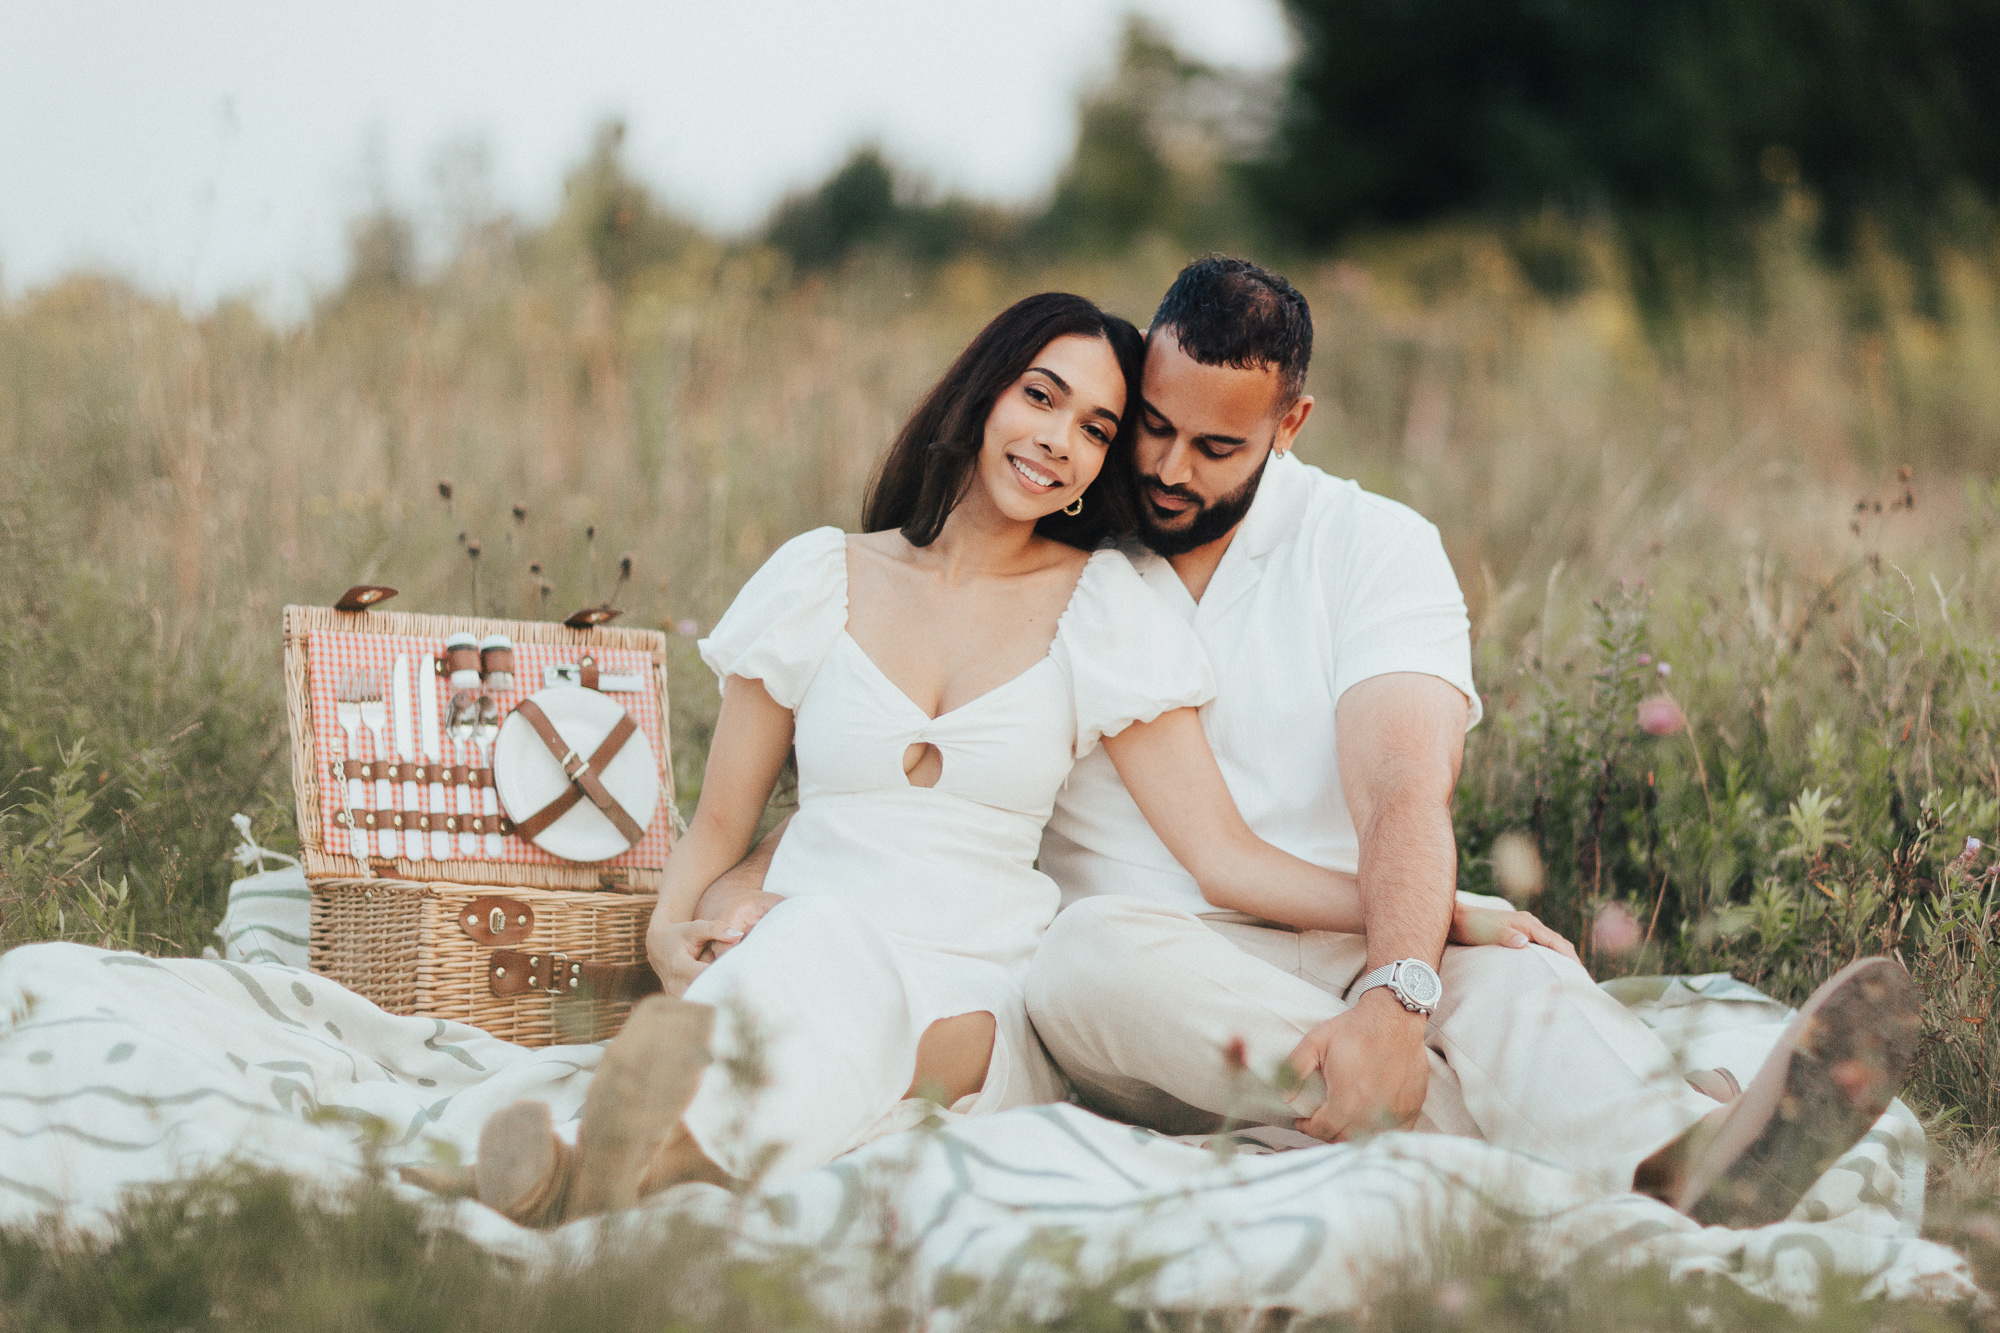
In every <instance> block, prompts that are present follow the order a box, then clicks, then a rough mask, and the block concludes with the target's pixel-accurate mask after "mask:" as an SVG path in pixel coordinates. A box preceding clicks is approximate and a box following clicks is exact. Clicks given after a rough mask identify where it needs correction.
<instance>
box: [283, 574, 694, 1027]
mask: <svg viewBox="0 0 2000 1333" xmlns="http://www.w3.org/2000/svg"><path fill="white" fill-rule="evenodd" d="M453 634H471V635H474V636H478V637H482V638H483V637H485V636H489V635H496V634H497V635H505V636H508V638H510V639H511V640H512V643H513V651H514V653H515V654H516V655H517V656H518V657H519V658H521V659H522V666H521V670H520V672H519V676H520V681H521V683H520V685H519V686H518V687H517V689H515V690H514V691H512V692H510V693H509V694H508V695H505V696H503V698H505V699H506V700H507V701H508V703H509V705H510V706H513V705H518V704H519V702H520V700H521V699H525V697H526V696H527V695H528V694H529V693H531V692H532V691H533V690H534V689H535V688H536V686H537V683H538V682H539V681H540V679H541V671H542V670H544V669H552V667H553V665H554V664H556V663H563V664H565V666H566V667H567V666H568V665H570V664H574V663H576V662H579V661H582V662H585V663H586V664H596V665H601V666H603V667H604V668H605V669H606V670H608V671H619V672H623V673H625V675H624V677H623V678H624V679H625V680H627V681H632V680H634V679H635V678H637V679H639V680H642V681H643V683H644V684H643V687H642V688H641V689H639V690H638V691H636V692H634V693H629V694H626V695H623V696H619V697H620V698H621V701H622V703H623V704H624V706H625V707H626V709H627V710H628V713H629V715H630V716H631V717H632V718H633V720H634V722H635V723H636V724H637V725H636V731H637V733H638V734H639V735H642V736H644V737H645V739H646V741H647V742H648V743H649V745H650V746H651V749H652V752H653V754H654V756H655V757H656V760H657V764H658V768H659V775H658V776H659V787H660V793H661V796H660V802H661V806H662V807H663V808H656V809H655V810H654V811H653V812H652V817H651V821H650V823H649V824H648V825H647V827H646V828H645V830H644V836H643V838H641V839H640V840H639V841H638V842H637V843H636V845H633V846H632V847H631V848H630V849H629V850H628V851H627V852H626V853H625V854H624V855H621V856H615V857H611V858H609V859H607V860H604V861H601V862H597V863H593V864H577V863H574V862H564V861H562V860H561V859H560V858H558V857H555V856H552V855H550V854H548V853H547V852H545V851H543V850H542V849H541V848H539V847H537V846H534V845H533V844H530V843H528V842H525V841H523V840H522V839H521V838H519V837H518V836H515V831H514V826H513V824H512V823H511V821H509V820H507V819H505V818H504V817H502V818H498V819H495V818H494V817H493V816H491V815H490V814H487V815H485V816H484V817H481V816H480V814H479V813H478V811H479V807H478V806H477V804H475V805H474V806H473V807H472V809H473V813H471V814H465V813H454V814H452V815H449V816H447V815H444V814H442V813H441V814H439V815H435V816H426V815H421V814H416V813H410V812H405V811H403V810H401V809H391V808H387V807H384V808H383V809H381V810H379V811H377V810H375V809H367V810H359V811H357V810H355V809H351V808H349V801H348V800H347V797H348V794H349V793H350V792H351V791H353V790H354V789H355V786H356V784H355V783H354V781H353V779H354V778H355V775H356V773H357V772H361V773H364V774H365V773H368V772H369V771H370V770H369V769H367V768H365V767H362V766H361V765H362V763H363V761H368V760H373V759H375V758H378V757H379V756H376V755H375V754H374V750H373V747H372V746H366V747H360V746H358V747H357V749H358V750H359V751H360V753H359V756H358V757H357V755H356V754H353V753H350V752H349V751H348V749H347V745H348V741H349V737H348V735H347V734H346V732H345V730H344V729H343V726H342V725H341V724H340V723H339V722H338V721H337V720H336V716H335V714H336V711H337V705H336V704H335V703H334V702H333V701H334V697H335V690H336V686H337V682H338V681H339V680H341V679H343V678H346V679H351V678H352V674H353V673H352V672H351V671H348V668H350V667H352V666H353V665H354V664H355V663H357V662H364V661H371V660H372V661H381V660H383V654H386V653H393V654H394V655H395V661H396V663H397V666H398V668H399V669H400V668H401V666H402V665H403V663H404V662H405V661H407V662H408V663H409V664H410V665H411V670H412V674H413V675H414V676H415V677H416V680H417V681H418V682H419V683H418V684H417V685H416V686H415V687H414V688H416V689H419V690H421V689H423V688H431V689H439V688H441V687H440V686H438V685H436V684H435V683H433V680H432V677H433V675H434V674H442V669H441V668H438V667H437V666H436V665H435V663H436V661H437V659H438V658H439V656H440V648H441V645H442V644H443V642H444V640H445V639H446V637H447V636H450V635H453ZM284 642H285V703H286V712H287V716H288V720H289V722H290V729H291V759H292V786H293V790H294V793H295V795H296V797H297V805H298V827H299V842H300V844H301V848H302V850H303V857H302V860H303V861H304V864H305V869H306V877H307V880H308V881H309V883H310V885H311V888H312V941H311V948H310V955H309V956H310V960H311V966H312V969H313V971H315V972H318V973H320V974H321V975H323V976H327V977H330V978H332V979H333V980H335V981H338V982H340V983H341V984H342V985H344V986H347V987H348V988H350V989H352V990H354V991H356V992H358V993H360V994H362V995H364V996H366V997H368V998H369V999H370V1000H373V1001H374V1002H375V1003H376V1004H379V1005H381V1006H382V1007H383V1008H384V1009H386V1010H388V1011H389V1012H390V1013H395V1014H419V1015H424V1016H426V1017H435V1018H443V1019H452V1020H456V1021H458V1022H464V1023H470V1024H472V1025H473V1026H475V1027H478V1028H481V1029H483V1030H484V1031H486V1032H489V1033H491V1034H493V1035H494V1036H496V1037H501V1038H503V1039H505V1040H508V1041H513V1042H518V1043H521V1044H523V1045H528V1046H546V1045H549V1044H551V1043H552V1042H574V1041H598V1040H603V1039H605V1038H607V1037H610V1036H612V1035H613V1034H615V1033H616V1032H617V1030H618V1027H619V1026H620V1024H622V1023H623V1022H624V1019H625V1015H626V1014H627V1013H628V1012H629V1011H630V1009H631V1006H632V1004H633V1002H634V1001H635V1000H636V999H637V998H638V997H639V996H640V995H643V994H644V993H646V992H647V991H649V990H655V989H658V981H657V978H655V977H654V976H653V974H652V970H651V968H650V967H648V966H647V965H646V961H645V932H646V923H647V921H648V919H649V918H650V917H651V915H652V910H653V904H654V902H655V899H656V894H657V891H658V888H659V884H660V877H661V870H662V867H663V866H664V864H665V860H666V854H667V852H668V851H669V850H670V849H671V846H672V844H673V841H674V839H675V837H676V835H677V833H678V830H679V817H678V815H677V814H676V813H675V811H674V806H673V799H672V793H673V790H674V785H673V770H672V757H671V750H670V748H669V746H668V734H667V717H668V711H667V682H666V636H665V635H663V634H660V633H658V632H656V631H651V630H635V629H620V628H616V627H613V626H608V625H599V626H596V627H594V628H589V629H571V628H569V627H567V626H564V625H555V624H545V623H539V622H526V621H511V620H488V619H481V618H476V617H470V616H432V615H413V614H399V613H392V612H381V611H363V612H347V611H339V610H334V609H330V608H324V607H310V606H288V607H286V608H285V610H284ZM371 654H372V655H373V656H372V657H371V656H370V655H371ZM344 672H345V673H346V675H345V676H343V673H344ZM591 679H592V680H595V679H596V675H595V672H594V670H593V673H592V676H591ZM350 720H351V719H350ZM440 730H442V728H440ZM363 734H364V735H365V734H366V733H365V731H364V732H363ZM390 757H391V758H392V759H393V758H397V757H398V756H395V755H391V756H390ZM585 767H587V765H586V766H585ZM642 767H643V765H642ZM569 768H570V765H569V764H568V763H565V765H564V770H563V771H564V772H565V773H567V772H568V770H569ZM412 769H413V766H410V765H405V766H404V767H403V768H401V769H393V768H392V769H390V770H388V771H389V772H390V773H391V774H392V778H391V780H387V781H384V782H383V783H382V784H381V786H382V789H383V790H384V791H387V792H389V793H391V802H392V803H394V804H401V803H400V802H396V801H395V797H394V793H396V792H397V791H399V790H402V784H401V783H398V782H397V781H394V780H393V775H407V774H408V773H409V772H411V771H412ZM414 771H415V772H416V774H417V782H416V783H415V784H414V785H413V786H411V787H410V790H413V791H418V792H422V791H425V790H442V791H448V792H452V793H454V794H455V793H456V792H457V791H459V790H460V789H463V790H464V791H466V792H469V793H470V795H469V796H467V797H465V798H463V799H467V800H471V801H474V802H477V800H478V799H479V798H480V797H481V796H482V795H483V794H484V791H483V789H490V788H491V787H492V785H493V776H492V770H491V768H490V766H489V767H487V768H483V769H482V768H479V767H477V766H476V764H468V765H464V766H459V767H453V766H451V765H450V764H436V763H433V764H432V765H431V766H430V767H429V768H428V769H422V768H416V769H414ZM425 777H430V778H437V777H442V778H443V779H444V780H445V782H447V783H452V784H454V785H453V786H451V787H445V788H437V789H430V788H429V787H428V784H427V783H425V782H424V781H423V779H424V778H425ZM579 781H580V780H579ZM358 786H359V788H360V789H361V790H363V791H372V790H373V786H374V784H373V783H371V782H365V781H364V782H360V783H359V784H358ZM450 799H451V798H450V797H448V798H447V803H446V805H445V806H444V807H442V809H444V810H449V809H450V808H451V807H450V804H449V802H450ZM419 804H423V802H421V801H420V802H419ZM486 808H487V809H488V810H490V809H491V808H492V807H491V806H488V807H486ZM406 817H407V818H408V819H411V820H424V819H434V820H437V821H438V823H437V824H425V825H424V826H423V830H421V831H417V832H412V833H408V834H404V835H394V836H403V837H407V838H408V839H410V840H411V841H414V842H415V843H416V844H417V846H418V849H419V850H422V851H425V852H433V851H435V850H437V848H438V847H439V846H440V845H443V846H444V847H446V848H448V849H449V852H450V854H448V855H446V856H443V857H436V858H433V857H431V856H429V855H426V856H420V857H412V856H410V855H406V854H402V852H403V851H406V850H407V848H399V854H397V855H395V856H383V855H379V854H377V855H362V854H359V850H368V849H369V846H370V844H369V843H368V836H369V835H368V834H367V833H366V832H365V831H364V832H363V833H361V834H360V835H359V836H358V837H356V835H355V833H354V830H355V829H357V828H363V829H365V828H368V827H377V826H378V822H379V826H380V827H384V828H386V827H388V825H389V823H390V821H392V820H393V821H395V823H396V825H397V827H402V826H403V823H402V821H403V820H404V818H406ZM447 819H449V821H450V822H449V823H446V822H445V821H446V820H447ZM437 828H443V829H445V830H447V831H444V832H436V831H433V830H435V829H437ZM501 830H504V835H503V834H502V833H501V832H500V831H501ZM381 836H384V835H377V837H378V838H380V837H381ZM350 839H353V841H350ZM433 839H437V840H439V841H433ZM392 845H394V844H392ZM357 847H358V849H359V850H357ZM468 848H470V849H471V851H472V854H470V855H468V854H466V849H468ZM482 849H483V850H482ZM496 851H497V853H498V855H497V856H496V855H495V853H496Z"/></svg>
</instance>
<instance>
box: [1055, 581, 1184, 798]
mask: <svg viewBox="0 0 2000 1333" xmlns="http://www.w3.org/2000/svg"><path fill="white" fill-rule="evenodd" d="M1056 648H1057V652H1056V657H1057V659H1058V660H1059V661H1061V662H1062V663H1063V665H1064V667H1065V669H1066V670H1067V671H1068V673H1069V677H1070V683H1071V688H1072V690H1073V693H1074V697H1075V701H1076V721H1077V740H1076V756H1077V758H1079V759H1080V758H1082V757H1083V756H1084V755H1086V754H1088V753H1090V751H1091V749H1092V748H1093V747H1094V746H1095V745H1096V744H1097V741H1098V739H1099V738H1100V737H1102V736H1115V735H1117V734H1118V733H1119V732H1121V731H1123V730H1124V729H1125V728H1126V727H1128V726H1130V725H1131V724H1132V723H1134V722H1150V721H1152V720H1153V719H1154V718H1156V717H1158V716H1159V715H1160V714H1161V713H1164V712H1166V711H1167V710H1169V709H1173V708H1185V707H1197V706H1199V705H1201V704H1204V703H1207V702H1208V700H1209V699H1211V698H1213V697H1214V695H1215V676H1214V673H1213V672H1212V671H1211V670H1210V669H1209V664H1208V654H1207V653H1206V652H1205V651H1203V649H1202V646H1201V640H1200V639H1198V638H1196V637H1195V633H1194V630H1193V628H1192V627H1191V626H1189V624H1188V623H1187V621H1186V620H1184V619H1182V618H1181V616H1180V615H1179V614H1177V613H1176V612H1175V611H1174V609H1173V608H1172V607H1170V606H1168V605H1167V603H1166V601H1165V599H1163V598H1162V597H1161V596H1160V595H1159V594H1158V593H1156V592H1154V591H1153V590H1152V588H1150V587H1149V586H1147V584H1146V581H1145V580H1144V579H1143V578H1141V577H1140V576H1139V571H1138V570H1137V569H1135V568H1133V566H1132V562H1131V561H1130V560H1128V559H1126V557H1125V555H1124V553H1123V552H1121V551H1117V550H1112V549H1105V550H1100V551H1096V552H1093V553H1092V554H1091V557H1090V560H1089V563H1088V564H1086V565H1085V566H1084V570H1083V577H1082V578H1081V579H1079V580H1078V581H1077V587H1076V595H1075V596H1074V597H1073V598H1072V599H1071V601H1070V606H1069V610H1068V611H1066V612H1064V614H1063V623H1062V624H1061V626H1060V627H1059V628H1058V630H1057V634H1056Z"/></svg>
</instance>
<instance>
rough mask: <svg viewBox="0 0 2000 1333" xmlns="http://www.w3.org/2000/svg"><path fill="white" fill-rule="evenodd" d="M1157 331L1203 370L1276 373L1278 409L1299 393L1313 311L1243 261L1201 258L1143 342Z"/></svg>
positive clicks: (1273, 277) (1170, 291)
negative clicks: (1168, 332) (1262, 369)
mask: <svg viewBox="0 0 2000 1333" xmlns="http://www.w3.org/2000/svg"><path fill="white" fill-rule="evenodd" d="M1162 329H1171V330H1173V334H1174V341H1176V342H1178V343H1179V344H1180V346H1181V350H1182V351H1183V352H1186V353H1187V354H1188V355H1189V356H1190V357H1192V358H1193V359H1194V360H1196V361H1198V362H1200V363H1201V364H1202V365H1204V366H1229V367H1232V368H1234V369H1237V370H1253V369H1257V368H1260V367H1263V366H1269V367H1271V368H1272V369H1274V370H1276V371H1277V372H1278V397H1279V406H1280V408H1286V407H1290V406H1291V405H1292V404H1293V403H1294V402H1296V401H1297V400H1298V397H1299V395H1300V394H1301V393H1303V392H1305V387H1306V367H1307V365H1309V364H1310V363H1311V361H1312V350H1313V323H1312V308H1311V307H1310V306H1308V305H1307V304H1306V298H1305V297H1303V296H1301V295H1299V289H1298V288H1296V287H1294V286H1292V284H1291V283H1289V282H1286V281H1285V280H1284V279H1283V278H1281V277H1279V276H1278V275H1277V274H1275V273H1273V272H1271V271H1270V270H1269V269H1266V268H1260V267H1259V266H1258V265H1256V264H1253V263H1251V262H1250V261H1249V260H1247V259H1232V258H1231V257H1229V256H1228V255H1206V256H1204V257H1203V258H1200V259H1197V260H1195V261H1194V262H1193V263H1192V264H1189V265H1188V266H1187V267H1186V268H1184V269H1182V270H1181V274H1180V276H1179V277H1177V278H1175V279H1174V285H1173V286H1171V287H1169V288H1167V294H1166V296H1165V297H1163V298H1162V299H1161V301H1160V308H1159V309H1158V310H1157V311H1155V312H1154V314H1153V323H1152V327H1151V328H1149V329H1148V330H1147V336H1149V337H1150V336H1151V335H1152V334H1154V333H1157V332H1159V331H1160V330H1162Z"/></svg>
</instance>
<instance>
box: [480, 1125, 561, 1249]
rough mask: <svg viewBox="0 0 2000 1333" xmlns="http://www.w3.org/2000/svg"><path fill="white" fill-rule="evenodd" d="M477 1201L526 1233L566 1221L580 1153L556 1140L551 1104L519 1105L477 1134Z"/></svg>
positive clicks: (482, 1128)
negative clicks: (517, 1225) (528, 1229)
mask: <svg viewBox="0 0 2000 1333" xmlns="http://www.w3.org/2000/svg"><path fill="white" fill-rule="evenodd" d="M472 1174H473V1180H474V1183H475V1185H476V1187H477V1192H478V1195H479V1201H480V1202H481V1203H483V1204H485V1205H486V1206H487V1207H488V1208H491V1209H492V1210H493V1211H494V1212H496V1213H500V1214H502V1215H503V1216H505V1217H507V1218H510V1219H511V1220H513V1221H515V1222H518V1223H519V1224H520V1225H522V1226H524V1227H549V1226H555V1225H558V1224H559V1223H561V1222H562V1221H563V1220H564V1216H565V1205H566V1203H567V1201H568V1196H569V1192H570V1184H571V1182H572V1180H573V1179H574V1178H575V1175H576V1150H575V1149H574V1148H571V1147H570V1146H569V1145H568V1144H566V1143H564V1142H563V1141H562V1140H561V1139H559V1138H557V1137H556V1130H555V1123H554V1120H553V1118H552V1117H551V1116H550V1114H549V1106H548V1103H547V1102H527V1101H522V1102H515V1103H514V1104H513V1105H511V1106H506V1107H503V1108H501V1109H500V1110H498V1111H496V1112H494V1113H493V1114H492V1115H490V1116H488V1117H487V1119H486V1123H485V1124H484V1125H481V1126H480V1128H479V1160H478V1161H477V1162H475V1163H474V1164H473V1168H472Z"/></svg>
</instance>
